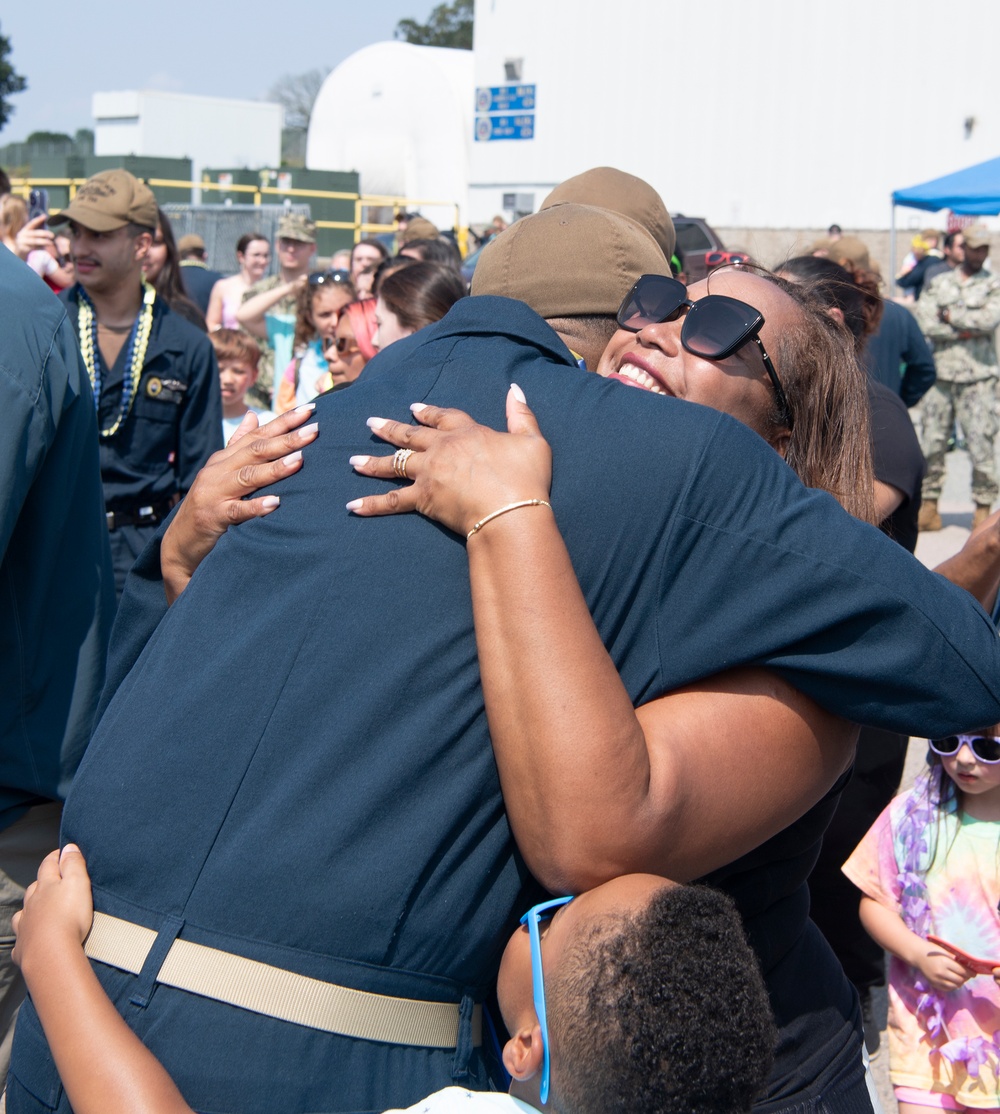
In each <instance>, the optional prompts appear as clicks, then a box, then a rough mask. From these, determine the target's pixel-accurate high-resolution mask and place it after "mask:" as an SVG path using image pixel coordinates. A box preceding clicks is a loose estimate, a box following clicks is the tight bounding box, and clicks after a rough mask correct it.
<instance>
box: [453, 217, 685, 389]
mask: <svg viewBox="0 0 1000 1114" xmlns="http://www.w3.org/2000/svg"><path fill="white" fill-rule="evenodd" d="M668 219H669V218H668ZM644 274H656V275H669V274H670V265H669V264H668V262H667V260H666V257H665V256H664V254H663V251H662V250H661V249H660V246H659V244H658V243H657V242H656V241H655V240H654V239H653V237H652V236H651V235H650V233H649V232H648V231H647V230H646V229H645V228H644V227H642V226H641V225H639V224H637V223H636V222H635V221H634V220H630V219H629V218H628V217H626V216H622V214H621V213H618V212H612V211H611V210H610V209H601V208H598V207H597V206H595V205H577V204H574V203H572V202H566V203H560V204H557V205H554V206H553V207H552V208H550V209H543V210H542V211H541V212H538V213H535V214H534V215H533V216H530V217H523V218H522V219H521V220H519V221H517V222H516V223H514V224H512V225H511V226H510V228H508V229H506V231H504V232H501V233H500V235H499V236H497V238H496V239H495V240H492V241H491V242H490V243H489V244H487V245H486V247H485V248H484V249H483V253H482V255H481V256H480V257H479V262H478V263H477V265H476V270H475V272H474V274H473V276H472V293H473V294H499V295H502V296H503V297H506V298H517V299H518V300H519V301H522V302H525V303H527V304H528V305H529V306H531V308H532V309H533V310H534V311H535V312H536V313H537V314H539V316H541V317H544V318H545V320H546V321H548V323H549V324H550V325H551V326H552V328H553V329H555V331H556V332H557V333H558V334H559V336H560V337H561V338H562V340H563V341H564V343H565V344H566V347H567V348H569V350H570V351H571V352H572V353H573V354H574V355H575V356H577V357H578V359H579V360H580V361H582V365H583V366H585V367H586V368H588V369H589V370H590V371H595V370H596V369H597V363H598V361H599V360H600V358H601V353H602V352H603V351H604V349H605V348H606V347H607V343H608V341H609V340H610V339H611V337H612V335H613V333H614V332H615V330H616V329H617V328H618V324H617V321H616V314H617V313H618V307H619V306H620V305H621V301H622V298H624V297H625V294H626V293H627V292H628V290H629V287H631V286H632V284H633V283H634V282H635V281H636V280H637V279H638V278H639V276H640V275H644Z"/></svg>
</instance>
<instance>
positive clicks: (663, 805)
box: [350, 270, 875, 1114]
mask: <svg viewBox="0 0 1000 1114" xmlns="http://www.w3.org/2000/svg"><path fill="white" fill-rule="evenodd" d="M619 324H620V325H621V326H622V327H621V328H620V330H619V331H618V332H617V333H616V334H615V336H614V337H613V338H612V340H611V342H610V344H609V345H608V348H607V350H606V352H605V354H604V357H603V359H602V361H601V371H602V372H603V373H604V374H605V375H607V376H611V377H614V378H616V379H618V380H621V381H623V382H625V383H627V384H629V386H631V387H642V388H644V389H646V390H649V391H652V392H653V393H656V394H662V395H671V396H674V397H676V398H679V399H684V400H687V401H689V402H696V403H700V404H702V405H705V406H709V407H712V408H714V409H717V410H722V411H725V412H727V413H729V414H731V415H733V416H734V417H736V418H738V419H739V420H740V421H742V422H744V423H745V424H746V425H748V426H750V428H752V429H753V430H755V431H756V432H757V433H759V434H760V435H761V436H762V437H763V438H764V439H765V440H766V441H767V442H768V443H769V444H771V445H772V446H773V447H774V448H775V450H776V451H778V452H779V453H781V454H782V455H783V456H784V457H785V459H786V460H788V461H789V463H790V464H791V465H792V467H793V468H795V470H796V471H797V472H798V473H799V475H800V476H801V477H802V478H803V480H804V481H805V482H806V483H807V484H809V485H810V486H813V487H819V488H823V489H825V490H826V491H829V492H831V493H832V494H834V495H835V496H836V497H837V498H838V499H839V500H840V502H841V503H842V504H843V505H844V506H845V507H846V508H847V509H848V510H850V511H851V512H852V513H854V514H856V515H858V516H859V517H862V518H865V519H867V520H869V521H871V520H872V519H873V518H874V516H875V512H874V507H873V495H872V473H871V452H870V445H869V439H868V409H867V401H866V395H865V377H864V372H863V371H862V369H861V368H860V366H859V365H858V363H857V360H856V359H855V357H854V353H853V348H852V346H851V344H850V341H849V338H848V337H847V335H846V333H845V331H844V329H843V327H842V326H841V325H840V324H839V322H836V321H834V320H832V319H831V318H829V317H828V316H826V315H825V314H824V313H823V312H822V309H821V308H820V307H819V306H818V305H816V304H815V303H814V302H813V300H812V299H811V298H810V296H809V295H808V294H807V293H806V292H804V291H803V290H801V289H800V288H797V287H795V286H793V285H791V284H788V283H785V282H783V281H781V280H778V279H776V278H774V277H773V276H770V275H761V274H751V273H747V272H745V271H735V270H723V271H719V272H717V273H715V274H713V275H712V276H711V279H710V280H707V281H705V282H701V283H698V284H696V285H695V286H692V287H691V289H690V291H688V290H686V289H685V288H684V287H683V285H682V284H680V283H678V282H676V280H672V279H668V278H664V277H662V276H647V277H646V278H644V279H642V280H640V282H639V283H638V284H636V287H635V288H633V290H632V291H631V292H630V293H629V295H628V296H627V297H626V299H625V301H624V303H623V305H622V307H621V310H620V312H619ZM516 393H517V392H516V389H515V388H512V392H511V396H510V397H509V398H508V419H509V424H510V429H511V432H510V433H509V434H501V433H496V432H493V431H491V430H487V429H485V428H484V427H481V426H478V425H476V423H474V422H472V421H471V419H469V418H468V417H467V416H465V415H463V414H461V413H460V412H458V411H442V410H438V409H436V408H423V409H420V408H418V409H416V410H415V416H416V418H417V421H418V422H419V423H421V425H423V426H428V427H435V428H417V429H416V430H415V429H414V427H412V426H403V425H400V424H398V423H393V422H389V423H386V424H384V425H381V426H379V427H378V428H377V433H378V435H379V436H380V437H382V438H383V439H385V440H387V441H389V442H390V444H397V445H401V446H405V447H406V448H412V449H414V450H416V451H415V452H414V454H413V455H412V456H410V457H409V458H408V459H407V460H406V461H405V465H406V469H407V476H408V478H410V479H412V480H413V481H414V482H413V483H412V484H411V485H410V486H409V487H401V488H399V489H398V490H397V491H396V492H394V493H393V496H392V499H391V500H386V499H384V498H375V499H364V500H362V501H357V502H355V503H352V504H351V505H350V507H351V509H352V510H354V511H355V513H358V514H378V513H390V512H397V511H407V510H419V511H420V512H421V513H423V514H426V515H428V516H429V517H431V518H434V519H436V520H438V521H440V522H443V523H444V524H445V525H447V526H449V527H450V528H451V529H453V530H455V531H458V532H461V533H463V534H465V535H468V555H469V562H470V574H471V580H472V588H473V603H474V611H475V619H476V633H477V641H478V643H479V647H480V659H481V670H482V677H483V687H484V692H485V694H486V704H487V710H488V713H489V719H490V730H491V735H492V737H493V740H494V747H495V751H496V755H497V764H498V768H499V771H500V775H501V783H502V785H503V787H504V790H505V804H506V806H507V809H508V813H509V815H510V818H511V824H512V827H513V830H514V831H515V834H516V835H517V836H518V838H519V840H520V839H521V833H524V834H525V836H526V838H527V839H528V840H530V841H531V842H532V843H534V842H535V841H536V840H537V841H541V842H544V841H545V839H548V840H549V841H550V843H552V844H553V845H555V844H558V847H557V848H555V849H554V850H553V856H554V857H555V855H556V853H557V851H558V853H559V854H564V855H565V854H568V853H569V852H568V851H567V848H570V849H572V848H574V847H575V848H577V849H578V852H579V854H580V855H583V856H587V857H588V858H589V859H590V860H591V861H593V862H594V863H595V864H600V863H602V862H604V861H606V859H605V857H606V856H607V857H611V858H613V856H614V854H615V849H618V848H620V847H622V846H628V847H630V848H631V849H632V850H631V854H632V855H633V856H634V858H635V860H639V861H644V862H647V863H652V862H654V861H656V856H657V854H658V843H657V840H658V838H660V839H662V836H661V835H660V834H659V833H660V832H661V830H662V829H661V828H660V827H659V824H658V821H659V819H660V818H661V815H660V814H661V811H662V813H663V814H665V813H668V812H669V813H672V814H673V815H674V816H675V817H676V815H677V812H676V810H678V809H679V810H680V811H681V812H683V810H684V808H685V804H684V802H685V800H686V799H687V788H688V783H687V780H686V778H687V776H690V775H686V777H685V779H682V780H681V781H677V782H673V783H672V784H670V785H669V787H668V788H667V789H666V790H665V791H664V789H665V787H664V786H663V785H662V784H660V783H659V782H658V774H659V772H660V771H662V769H663V766H662V764H661V763H663V762H665V761H669V760H668V759H665V758H664V757H663V755H664V754H666V753H669V750H670V746H671V742H672V741H675V740H677V739H678V738H679V737H680V733H683V732H685V730H687V729H690V726H691V723H692V721H691V719H689V718H688V717H689V716H691V715H697V714H698V709H702V710H704V709H705V708H710V709H711V712H710V715H709V717H708V718H710V717H711V716H716V717H718V722H719V723H720V724H724V725H725V730H723V729H722V728H721V727H720V730H719V733H718V737H719V738H720V739H721V738H722V736H723V735H724V734H725V731H728V730H732V729H733V728H734V726H735V724H734V722H732V719H731V717H738V716H739V714H740V713H739V712H738V711H736V708H737V707H738V704H734V703H729V700H730V698H732V697H734V696H735V695H736V694H743V695H745V694H746V693H747V692H750V691H760V692H761V694H762V695H763V693H764V690H756V689H755V688H754V686H755V685H756V684H757V683H758V682H761V681H762V678H763V681H762V683H763V684H764V685H765V688H766V690H767V692H768V693H769V694H770V695H777V696H778V701H779V703H778V704H776V705H774V706H771V707H769V708H768V711H767V719H766V722H767V725H768V726H767V729H766V735H767V741H768V744H769V746H772V747H778V748H781V747H784V748H789V749H788V750H786V751H785V753H789V754H790V753H792V752H793V751H794V750H795V749H796V748H798V747H799V746H800V745H801V739H800V738H797V739H795V740H794V741H793V736H794V734H795V733H794V731H789V723H788V721H787V720H786V718H785V717H786V714H787V713H789V712H790V711H791V709H792V707H798V708H799V709H800V710H801V708H802V703H801V697H800V696H799V694H797V693H795V692H794V690H792V689H791V688H790V687H788V686H786V685H784V683H783V682H781V681H779V680H778V679H777V678H774V677H772V676H770V675H768V674H756V673H754V672H753V671H751V674H750V675H748V674H745V673H738V674H733V675H727V676H726V677H724V678H714V679H712V682H711V685H710V686H709V687H710V688H711V690H712V691H707V689H700V688H699V689H695V688H692V689H690V690H685V691H684V692H682V693H670V694H667V695H666V696H663V697H660V698H658V699H655V700H653V701H651V702H650V703H648V704H646V705H644V706H642V707H640V708H638V709H636V710H633V708H632V705H631V702H630V701H629V699H628V695H627V693H626V690H625V689H624V687H623V686H622V684H621V682H620V680H619V678H618V676H617V673H616V672H615V669H614V666H613V663H612V662H611V659H610V657H609V656H608V655H607V653H606V651H605V649H604V647H603V645H602V644H601V642H600V640H599V638H598V636H597V631H596V628H595V627H594V625H593V621H592V620H591V617H590V614H589V612H588V610H587V606H586V601H585V600H584V599H583V597H582V595H581V593H580V590H579V586H578V584H577V582H576V579H575V576H574V574H573V569H572V566H571V564H570V562H569V558H568V554H567V552H566V549H565V546H564V544H563V541H562V538H561V536H560V534H559V531H558V528H557V526H556V523H555V519H554V517H553V513H552V511H551V510H549V508H548V506H547V498H548V491H549V480H550V472H549V468H550V466H551V460H550V454H549V452H548V446H547V444H546V442H545V441H544V439H543V437H542V435H541V433H540V431H539V430H538V427H537V424H536V423H535V420H534V417H533V415H532V413H531V411H530V410H529V409H528V407H527V406H526V405H525V404H524V403H523V402H522V401H519V400H518V398H517V397H516ZM650 405H657V403H656V402H655V401H653V400H650ZM669 451H670V446H668V445H667V446H664V452H669ZM354 463H355V467H356V469H357V470H358V471H359V472H362V473H364V474H366V475H377V476H380V477H384V478H387V479H390V478H393V475H394V470H393V458H391V457H390V458H382V459H376V458H367V459H363V458H355V462H354ZM555 464H556V466H557V467H558V461H556V462H555ZM395 474H396V475H397V476H398V474H399V467H398V465H397V468H396V472H395ZM459 477H460V479H459ZM498 510H499V511H500V512H501V513H500V514H497V513H496V512H497V511H498ZM508 512H509V513H508ZM609 559H614V560H616V561H627V560H628V556H627V554H617V555H613V557H611V556H609ZM719 605H720V606H724V605H725V601H723V600H720V601H719ZM706 621H709V620H708V617H706ZM678 637H679V638H683V632H678ZM768 686H769V687H768ZM741 722H742V721H741ZM748 730H749V729H748ZM841 731H842V735H843V738H842V740H841V741H842V742H844V740H845V739H846V740H847V741H846V742H844V745H843V749H840V750H838V751H837V753H838V756H839V765H836V767H834V765H833V764H832V763H831V766H830V767H829V774H830V776H829V778H828V780H827V781H826V782H825V784H824V787H823V789H826V788H827V787H829V786H830V785H833V786H834V787H833V789H831V790H830V791H829V792H827V793H826V794H825V796H824V792H823V790H818V791H817V792H816V793H815V795H814V796H812V797H811V798H808V799H806V798H807V796H808V795H807V794H804V793H803V792H802V786H801V785H799V784H794V779H792V778H789V779H786V780H785V781H784V782H783V781H782V779H775V780H774V783H773V786H770V787H769V789H768V791H767V792H768V793H770V795H771V799H770V801H769V802H768V807H769V808H770V809H773V810H774V811H773V813H772V815H773V816H781V817H784V820H783V821H781V820H779V821H777V822H776V823H775V825H774V827H773V828H772V829H771V831H772V832H773V831H778V834H777V835H774V836H772V838H770V839H766V836H762V837H761V840H758V841H757V842H760V843H761V845H760V846H759V847H758V848H757V849H756V850H754V851H751V852H750V853H748V854H744V855H742V857H740V851H741V850H743V849H744V848H743V847H742V846H740V847H737V846H736V845H735V842H734V840H735V838H736V837H735V836H734V828H733V827H732V825H733V824H736V823H740V822H742V819H743V818H742V817H736V816H733V815H732V814H731V813H730V815H729V816H728V818H727V817H726V816H722V815H710V806H709V807H708V808H705V807H704V806H699V808H698V810H697V811H696V812H692V813H691V815H689V816H688V826H687V828H686V829H685V830H688V831H690V833H691V836H690V838H691V841H692V843H693V844H698V843H702V844H703V845H708V844H712V843H713V842H714V843H715V845H716V846H721V847H722V848H723V849H726V848H728V849H729V855H730V856H731V860H732V861H730V863H729V865H728V866H725V867H722V868H721V869H717V870H714V871H712V872H711V873H710V874H707V875H706V876H705V880H707V881H709V882H710V883H712V884H714V885H717V886H719V887H720V888H722V889H724V890H726V891H727V892H729V893H730V894H731V895H732V896H733V897H734V899H735V900H736V902H737V904H738V906H739V908H740V911H741V914H742V915H743V918H744V923H745V925H746V928H747V932H748V935H749V938H750V941H751V943H752V944H753V946H754V947H755V949H756V951H757V954H758V956H759V958H760V961H761V967H762V970H763V972H764V976H765V980H766V982H767V984H768V989H769V992H770V994H771V1000H772V1005H773V1007H774V1010H775V1015H776V1019H777V1021H778V1025H779V1034H780V1035H779V1044H778V1048H777V1053H776V1060H775V1068H774V1071H773V1073H772V1076H771V1081H770V1084H769V1090H768V1095H767V1098H766V1100H765V1101H764V1102H763V1103H762V1105H761V1107H760V1108H761V1109H762V1110H767V1111H768V1112H769V1114H770V1112H776V1111H779V1110H785V1109H789V1108H794V1109H796V1110H797V1111H803V1112H804V1111H812V1110H816V1111H820V1110H824V1111H826V1110H829V1111H837V1112H840V1111H844V1112H845V1114H846V1112H853V1111H867V1110H870V1109H871V1106H870V1100H869V1097H868V1090H867V1087H866V1081H865V1072H864V1066H863V1063H862V1045H861V1017H860V1009H859V1006H858V1002H857V998H856V997H855V995H854V993H853V991H852V989H851V987H850V984H849V983H848V982H847V981H846V979H845V978H844V975H843V972H842V971H841V969H840V967H839V965H838V964H837V962H836V959H835V958H834V956H833V955H832V953H831V952H830V950H829V948H828V947H827V945H826V944H825V942H824V941H823V940H822V937H821V936H820V934H819V932H818V931H817V930H816V929H815V927H814V926H812V925H811V923H810V922H809V920H808V891H807V888H806V878H807V876H808V874H809V871H810V868H811V866H812V863H813V861H814V859H815V855H816V852H817V850H818V846H819V843H820V841H821V839H822V833H823V830H824V828H825V827H826V824H827V822H828V821H829V818H830V815H831V814H832V811H833V809H834V808H835V806H836V801H837V797H838V796H839V792H840V790H841V789H842V787H843V781H844V780H845V779H844V778H843V777H840V778H839V780H838V775H841V774H842V771H843V769H844V763H845V760H844V757H843V756H844V754H845V753H847V754H848V756H849V754H850V749H851V743H852V742H853V729H850V728H849V727H847V726H846V725H845V726H843V727H842V728H841ZM819 734H822V731H820V732H819ZM819 734H818V735H817V736H816V738H818V737H819ZM543 738H544V740H545V747H544V748H540V747H539V746H538V740H539V739H543ZM747 741H748V742H749V739H748V740H747ZM542 751H544V755H545V761H542V759H541V757H540V754H541V752H542ZM740 754H741V751H740V749H739V748H737V749H736V750H730V751H729V753H728V756H725V755H723V754H722V753H719V750H718V747H717V745H716V744H715V743H714V742H713V741H711V740H706V742H705V745H704V762H703V763H702V764H701V765H700V767H699V770H698V771H696V772H695V777H696V778H697V777H699V776H703V777H704V778H707V779H709V780H712V779H716V781H717V782H719V783H720V784H721V782H722V781H726V780H729V779H732V778H736V779H740V778H742V777H744V776H746V769H745V767H744V765H743V762H745V761H747V760H748V759H746V758H743V759H742V760H741V758H740ZM847 760H849V758H848V759H847ZM834 783H836V784H834ZM784 794H787V797H783V795H784ZM807 810H808V811H807ZM803 814H804V815H803ZM782 827H784V830H783V831H780V830H779V829H780V828H782ZM540 832H541V833H542V834H541V835H540V834H539V833H540ZM768 834H770V833H768ZM763 840H766V842H762V841H763ZM751 845H752V844H751ZM723 856H725V850H723ZM717 861H723V862H725V861H727V860H726V858H725V857H722V858H720V859H719V860H717ZM595 869H599V867H596V866H595ZM823 1103H827V1104H828V1105H823ZM799 1104H802V1105H799Z"/></svg>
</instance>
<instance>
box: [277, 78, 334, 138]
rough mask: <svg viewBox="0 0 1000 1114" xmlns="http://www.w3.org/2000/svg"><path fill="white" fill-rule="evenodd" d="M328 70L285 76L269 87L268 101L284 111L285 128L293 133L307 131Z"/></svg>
mask: <svg viewBox="0 0 1000 1114" xmlns="http://www.w3.org/2000/svg"><path fill="white" fill-rule="evenodd" d="M329 72H330V71H329V70H309V71H308V72H307V73H300V74H285V75H284V76H282V77H280V78H278V80H277V81H276V82H275V83H274V85H272V86H271V90H270V92H269V93H268V94H267V96H268V100H271V101H276V102H277V103H278V104H280V105H283V106H284V109H285V127H286V128H290V129H292V130H293V131H308V130H309V119H310V117H311V116H312V108H313V104H314V103H315V101H316V98H317V97H318V96H319V91H320V89H321V88H322V86H323V82H324V81H325V80H326V75H327V74H328V73H329Z"/></svg>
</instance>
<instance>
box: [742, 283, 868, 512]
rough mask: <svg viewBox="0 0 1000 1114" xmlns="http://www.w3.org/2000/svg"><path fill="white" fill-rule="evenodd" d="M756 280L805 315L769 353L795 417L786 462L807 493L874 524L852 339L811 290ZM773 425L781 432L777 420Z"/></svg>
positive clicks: (864, 405) (862, 383)
mask: <svg viewBox="0 0 1000 1114" xmlns="http://www.w3.org/2000/svg"><path fill="white" fill-rule="evenodd" d="M758 273H759V274H760V275H761V277H762V278H765V279H767V280H768V281H769V282H772V283H774V285H775V286H777V287H778V288H779V289H781V290H783V291H784V292H785V293H786V294H787V295H788V296H789V297H790V298H791V299H792V300H793V301H794V302H795V303H796V305H797V306H798V308H799V310H800V313H799V314H798V315H797V317H796V319H795V320H794V321H793V322H791V323H790V324H789V325H787V326H785V327H784V328H783V329H782V330H781V332H780V333H779V334H778V339H777V341H776V342H775V344H774V352H773V353H772V354H771V355H772V358H773V359H774V361H775V363H776V364H777V366H778V374H779V375H780V376H781V384H782V386H783V387H784V390H785V394H786V395H787V396H788V402H789V405H790V406H791V410H792V413H793V414H794V416H795V424H794V427H793V429H792V431H791V436H790V438H789V441H788V447H787V451H786V452H785V460H786V461H787V462H788V464H789V465H790V466H791V467H792V468H793V469H794V471H795V473H796V475H798V477H799V479H801V480H802V482H803V483H804V484H805V485H806V486H807V487H815V488H820V489H821V490H823V491H828V492H829V493H830V494H831V495H832V496H833V497H834V498H835V499H836V500H837V501H838V502H839V503H840V504H841V506H843V508H844V509H845V510H846V511H848V513H850V514H852V515H854V517H855V518H860V519H862V520H863V521H865V522H871V523H875V522H877V519H878V515H877V513H876V511H875V486H874V485H875V481H874V473H873V471H872V443H871V415H870V411H869V404H868V379H867V373H866V372H865V370H864V368H863V367H862V366H861V363H860V361H859V360H858V356H857V352H856V350H855V346H854V340H853V337H852V336H851V334H850V333H849V332H848V330H847V329H846V328H845V326H844V325H842V324H841V323H840V322H839V321H836V320H835V319H834V318H832V317H830V316H829V315H828V314H827V313H826V310H825V308H824V306H823V305H822V303H821V302H820V301H819V300H818V299H817V298H816V297H815V295H814V294H813V293H812V292H811V291H810V290H809V289H808V288H807V287H805V286H802V285H800V284H798V283H795V282H788V281H787V280H785V279H781V278H778V277H777V276H776V275H772V274H770V273H768V272H764V271H761V272H758ZM771 424H772V426H773V427H774V428H775V431H777V430H779V429H780V428H781V426H782V423H781V418H780V415H778V414H774V415H772V417H771Z"/></svg>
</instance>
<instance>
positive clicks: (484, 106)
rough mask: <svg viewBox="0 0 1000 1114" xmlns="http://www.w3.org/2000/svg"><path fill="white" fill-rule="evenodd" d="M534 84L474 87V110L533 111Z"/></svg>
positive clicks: (479, 111) (481, 111)
mask: <svg viewBox="0 0 1000 1114" xmlns="http://www.w3.org/2000/svg"><path fill="white" fill-rule="evenodd" d="M534 110H535V87H534V85H490V86H486V85H484V86H480V87H479V88H478V89H476V112H478V113H483V112H504V113H511V112H517V113H521V112H534Z"/></svg>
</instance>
